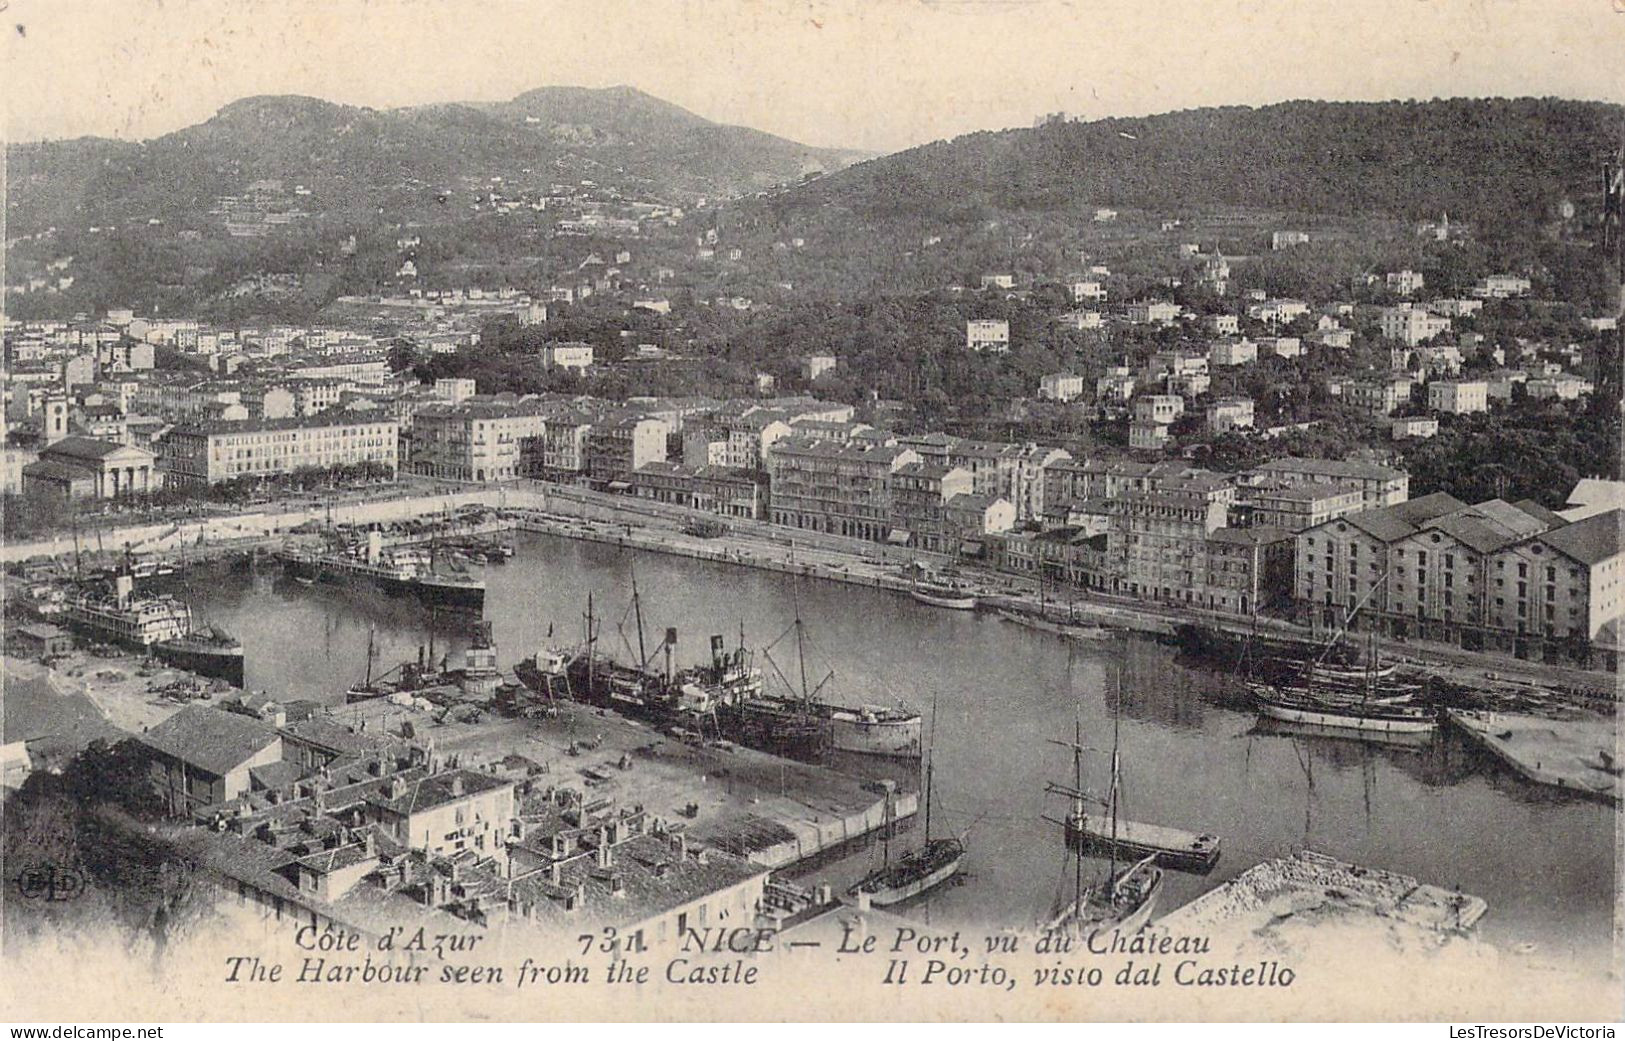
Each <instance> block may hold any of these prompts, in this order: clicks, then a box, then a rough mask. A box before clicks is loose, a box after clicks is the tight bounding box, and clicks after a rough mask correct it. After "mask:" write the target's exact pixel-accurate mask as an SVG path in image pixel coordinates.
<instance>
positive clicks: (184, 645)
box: [152, 637, 243, 687]
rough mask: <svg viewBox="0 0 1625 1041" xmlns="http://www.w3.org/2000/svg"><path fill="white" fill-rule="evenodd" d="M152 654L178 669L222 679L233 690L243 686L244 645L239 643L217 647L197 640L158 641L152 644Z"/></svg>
mask: <svg viewBox="0 0 1625 1041" xmlns="http://www.w3.org/2000/svg"><path fill="white" fill-rule="evenodd" d="M152 653H153V656H154V657H156V658H158V659H159V660H160V661H162V662H165V663H167V664H169V665H173V666H175V667H176V668H178V669H185V670H187V671H188V672H195V673H197V674H198V675H199V676H210V677H213V678H215V679H222V680H225V681H226V682H227V683H230V684H231V685H232V686H234V687H241V686H242V685H243V646H242V644H240V643H227V644H218V643H215V642H213V641H211V640H207V639H198V638H196V637H189V638H184V639H180V640H161V641H159V642H158V643H155V644H153V645H152Z"/></svg>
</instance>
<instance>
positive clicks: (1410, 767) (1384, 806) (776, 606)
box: [187, 535, 1615, 957]
mask: <svg viewBox="0 0 1625 1041" xmlns="http://www.w3.org/2000/svg"><path fill="white" fill-rule="evenodd" d="M518 549H519V552H518V554H517V555H516V556H515V558H514V559H513V561H511V562H510V563H508V564H507V565H506V566H493V567H489V568H487V569H486V572H487V583H488V590H487V597H486V606H485V617H486V618H487V619H489V620H491V621H492V622H493V623H494V629H495V635H496V639H497V644H498V648H499V651H500V659H501V663H502V664H503V665H504V666H505V667H506V666H510V665H512V664H513V662H515V661H517V660H519V659H520V658H523V657H526V656H528V655H529V654H531V653H532V652H533V651H534V650H535V649H536V648H537V647H538V646H541V645H543V644H546V643H548V642H561V643H562V642H573V641H574V640H576V639H578V638H579V634H580V633H581V631H582V619H581V616H582V613H583V611H584V609H585V605H586V600H587V594H588V593H589V592H592V593H594V594H595V603H596V604H597V609H598V614H599V617H600V618H601V619H602V623H601V628H600V636H601V639H602V641H603V643H602V646H603V647H604V648H605V649H609V650H613V651H616V652H617V653H620V654H621V655H622V656H623V657H629V655H627V654H626V652H625V647H624V645H622V643H621V636H620V633H619V632H618V626H617V623H618V622H620V621H621V619H622V616H623V613H625V612H626V611H627V608H628V604H629V601H630V595H631V582H632V576H633V573H634V570H635V573H636V578H637V583H638V587H639V589H640V591H641V593H642V602H643V612H644V620H645V625H646V627H647V632H648V634H649V637H648V638H649V640H650V641H651V646H652V645H653V643H654V642H656V641H658V639H659V635H658V634H660V633H661V632H663V631H664V629H665V628H666V627H667V626H675V627H676V628H677V629H678V630H679V633H678V640H679V652H678V658H679V660H680V663H688V662H691V661H696V660H699V659H700V658H702V657H704V656H705V654H706V653H707V652H706V647H707V641H708V638H709V636H710V634H712V633H722V634H726V636H727V639H728V643H729V645H730V646H732V645H734V644H735V643H736V642H737V640H738V638H739V633H740V631H741V628H743V631H744V635H745V640H746V643H747V645H749V646H751V647H753V648H760V647H762V646H764V645H767V644H769V643H771V642H772V641H774V640H775V639H776V638H778V637H780V635H781V634H782V633H783V632H784V631H785V630H786V629H787V628H789V627H790V626H791V624H792V622H793V619H794V617H795V613H796V604H797V603H798V602H799V605H800V612H801V616H802V618H803V619H804V621H805V628H806V632H807V634H808V637H809V644H808V646H809V654H808V673H809V677H810V681H811V682H817V681H818V680H819V679H821V678H822V677H824V675H825V674H826V673H828V672H829V671H831V670H833V671H834V673H835V677H834V679H833V680H832V681H830V684H829V686H828V687H827V688H826V689H827V690H828V691H829V693H828V694H827V695H826V696H827V698H828V699H829V700H839V701H843V702H846V703H865V702H867V703H883V702H887V701H892V700H898V699H901V700H905V701H908V702H909V703H911V704H913V705H914V706H915V707H917V708H919V709H920V710H922V711H926V712H929V710H930V707H931V705H932V704H933V702H934V703H935V705H936V723H935V740H934V748H935V761H936V771H935V774H936V784H935V793H936V797H935V801H934V804H933V817H932V827H933V831H934V832H938V831H947V830H951V831H953V832H956V833H958V832H967V831H968V842H969V846H970V854H969V856H968V857H967V861H966V878H965V880H964V882H963V884H961V885H957V886H952V887H946V888H944V889H942V890H940V891H938V892H937V893H934V894H932V895H930V896H928V897H926V898H925V899H924V900H923V901H922V906H918V907H915V908H912V909H905V913H908V914H913V915H918V916H922V917H927V916H928V917H929V918H930V919H931V920H932V921H934V922H938V923H958V922H964V923H967V924H977V925H983V924H986V925H1028V924H1031V923H1032V922H1033V921H1034V920H1036V919H1037V918H1038V917H1039V916H1040V915H1042V914H1043V913H1044V912H1046V911H1047V910H1048V909H1049V907H1050V905H1051V903H1052V901H1053V900H1054V899H1055V897H1056V894H1057V892H1058V891H1059V890H1060V888H1061V886H1062V878H1063V871H1064V870H1065V868H1066V864H1067V861H1066V857H1065V854H1064V850H1063V845H1062V841H1061V834H1060V828H1059V827H1058V826H1057V825H1055V824H1053V823H1050V822H1048V821H1046V820H1045V819H1044V817H1045V815H1048V816H1050V817H1057V816H1059V815H1061V814H1063V813H1064V812H1065V806H1064V805H1063V804H1062V802H1061V801H1060V800H1059V799H1057V798H1056V797H1053V796H1045V795H1044V794H1043V792H1044V785H1045V782H1046V781H1048V780H1056V781H1068V780H1069V779H1070V774H1071V759H1070V753H1069V752H1068V751H1067V750H1066V749H1064V748H1061V747H1059V746H1057V745H1055V744H1052V743H1051V739H1068V740H1069V739H1070V737H1071V734H1072V730H1073V724H1074V719H1075V718H1077V717H1078V716H1079V715H1081V718H1082V724H1083V728H1084V732H1085V739H1084V741H1085V744H1090V745H1093V746H1095V747H1101V748H1105V747H1109V745H1110V742H1111V736H1110V730H1111V708H1110V706H1111V694H1110V692H1111V691H1112V690H1113V689H1114V687H1115V684H1114V682H1113V674H1114V672H1115V665H1116V662H1117V660H1118V659H1121V660H1122V669H1121V672H1122V701H1121V713H1120V725H1121V738H1120V747H1121V749H1122V756H1123V778H1124V802H1123V813H1124V815H1125V816H1127V817H1130V818H1134V819H1138V820H1145V821H1152V822H1157V823H1163V824H1169V825H1174V826H1179V827H1184V828H1187V829H1190V830H1193V831H1211V832H1214V833H1217V834H1219V835H1220V836H1222V838H1223V843H1224V855H1223V858H1222V859H1221V860H1220V862H1219V865H1218V867H1217V869H1216V870H1215V871H1214V872H1213V873H1212V874H1211V875H1209V876H1206V877H1196V876H1190V875H1185V874H1181V873H1178V872H1169V874H1168V879H1169V882H1168V885H1167V886H1166V887H1165V890H1164V894H1163V898H1162V905H1161V906H1162V908H1163V909H1164V910H1166V909H1168V908H1171V907H1174V906H1177V905H1178V904H1181V903H1184V902H1186V901H1187V900H1189V899H1191V898H1192V897H1195V896H1197V895H1199V894H1200V893H1201V892H1203V891H1205V890H1206V889H1208V888H1210V887H1211V886H1213V885H1214V884H1216V883H1218V882H1220V881H1223V880H1224V879H1227V878H1230V877H1233V876H1234V875H1236V874H1239V873H1240V872H1241V871H1243V870H1245V869H1246V868H1247V867H1249V866H1251V865H1253V864H1255V863H1257V862H1258V861H1259V860H1261V859H1264V858H1266V857H1270V856H1275V855H1281V854H1285V853H1288V852H1290V851H1291V850H1293V849H1295V848H1299V847H1302V846H1309V847H1311V848H1314V849H1317V850H1320V851H1322V852H1325V853H1328V854H1331V855H1333V856H1336V857H1340V858H1343V859H1346V860H1351V861H1354V862H1357V863H1361V864H1366V865H1370V866H1373V867H1381V868H1388V869H1391V870H1396V871H1401V872H1405V873H1407V874H1413V875H1416V876H1417V877H1418V878H1420V879H1421V880H1423V881H1427V882H1432V883H1435V884H1438V885H1442V886H1446V887H1451V886H1460V887H1461V888H1462V889H1463V890H1466V891H1468V892H1471V893H1476V894H1478V895H1480V896H1483V897H1485V898H1486V899H1488V900H1489V902H1490V913H1489V915H1488V917H1487V918H1486V919H1485V920H1484V923H1483V926H1482V930H1483V932H1484V934H1485V935H1486V936H1487V937H1488V938H1490V939H1492V940H1495V941H1497V942H1500V943H1503V944H1507V945H1513V944H1519V943H1525V942H1528V943H1533V944H1536V945H1537V946H1538V949H1539V950H1540V951H1541V952H1542V953H1545V954H1549V955H1580V956H1584V957H1590V956H1593V955H1596V956H1600V955H1602V954H1603V953H1604V952H1605V951H1606V950H1607V949H1608V945H1609V943H1610V938H1611V935H1612V929H1613V920H1612V914H1613V907H1614V887H1613V874H1614V869H1615V861H1614V842H1615V832H1614V828H1615V822H1614V811H1613V810H1612V809H1611V808H1610V807H1608V806H1605V805H1602V804H1600V803H1594V802H1584V801H1578V800H1575V799H1571V798H1569V797H1566V796H1563V795H1560V794H1558V793H1555V792H1550V791H1547V790H1544V789H1541V788H1538V787H1536V786H1532V785H1529V784H1527V783H1525V782H1523V781H1521V780H1520V779H1518V778H1517V777H1515V776H1513V775H1511V774H1509V773H1507V772H1506V771H1505V770H1503V769H1501V768H1500V767H1498V766H1497V765H1496V764H1494V763H1493V762H1490V761H1486V760H1485V758H1484V757H1483V756H1481V755H1480V754H1478V753H1475V752H1473V751H1472V750H1470V749H1468V748H1467V747H1465V746H1464V745H1462V744H1461V743H1460V741H1459V740H1458V739H1456V738H1454V737H1451V736H1444V735H1441V736H1440V737H1438V738H1436V739H1435V740H1434V741H1433V742H1432V743H1430V744H1428V745H1426V746H1425V747H1420V748H1392V747H1386V746H1382V745H1375V744H1368V743H1365V742H1361V741H1351V740H1346V739H1340V738H1328V737H1324V736H1319V735H1314V736H1306V735H1302V734H1283V733H1278V732H1276V733H1269V732H1262V731H1261V730H1260V729H1259V727H1258V724H1257V721H1256V718H1255V716H1254V714H1253V713H1251V712H1248V711H1245V710H1243V709H1239V708H1237V707H1235V705H1234V701H1233V700H1231V699H1228V698H1226V697H1225V696H1224V691H1225V690H1226V689H1227V688H1229V687H1230V686H1231V685H1232V684H1231V681H1230V680H1229V679H1228V678H1227V677H1225V676H1223V675H1220V674H1218V673H1215V672H1213V671H1211V670H1207V669H1203V668H1200V667H1195V666H1192V665H1190V664H1187V663H1184V662H1182V661H1180V660H1176V652H1175V651H1174V649H1172V648H1169V647H1164V646H1160V645H1157V644H1155V643H1152V642H1148V641H1138V640H1137V641H1133V642H1130V643H1129V644H1127V647H1126V650H1125V649H1124V647H1123V645H1121V644H1119V645H1115V646H1114V645H1111V644H1107V645H1104V646H1101V647H1090V646H1081V645H1078V644H1075V643H1071V642H1069V641H1063V640H1061V639H1059V638H1057V637H1055V636H1052V635H1049V634H1045V633H1039V632H1035V631H1031V630H1028V629H1025V628H1022V627H1019V626H1016V625H1013V624H1011V623H1008V622H1004V621H1001V620H999V619H998V618H997V617H995V616H993V615H990V614H985V613H975V614H972V613H968V612H955V611H944V610H939V609H934V608H929V607H923V606H920V605H917V604H915V603H913V602H912V601H910V600H907V599H906V598H904V597H902V596H900V595H899V594H895V593H890V592H884V591H878V590H866V589H858V588H854V587H849V586H841V585H836V584H833V583H828V582H819V581H802V582H797V581H795V580H794V579H792V578H790V577H788V576H784V575H779V574H776V573H770V572H762V571H755V570H751V569H747V568H740V567H732V566H727V565H722V564H715V563H710V562H705V561H696V560H690V559H687V558H683V557H675V556H664V555H659V554H651V553H643V552H637V551H631V550H623V549H620V548H617V547H613V546H604V545H598V544H593V543H584V542H573V541H570V540H566V539H561V538H555V537H551V536H540V535H521V536H519V541H518ZM187 593H188V595H189V596H190V598H191V599H192V600H193V601H194V603H196V604H197V605H198V606H199V607H200V608H202V609H203V612H204V614H205V615H206V617H208V618H209V619H210V620H213V621H216V622H219V623H222V624H224V625H225V626H226V627H227V628H229V629H230V630H232V631H233V632H234V633H236V634H237V635H238V636H240V637H241V638H242V640H243V642H244V644H245V645H246V647H247V653H248V662H247V679H248V685H249V686H250V688H252V689H264V690H268V691H271V692H273V693H277V694H281V695H283V696H286V697H310V698H316V699H318V700H324V701H333V700H340V699H342V693H341V692H342V690H343V689H344V687H345V686H347V685H348V684H350V683H352V682H354V681H355V680H357V679H359V678H360V677H361V674H362V672H363V670H364V667H365V659H366V647H367V641H368V632H369V629H370V630H373V631H374V632H375V640H376V642H377V646H378V648H379V661H380V662H382V663H384V664H385V667H387V666H388V665H391V664H393V663H395V662H398V661H401V660H404V659H407V658H410V657H413V656H415V654H416V653H417V648H418V646H419V645H421V644H424V643H426V642H427V641H428V638H429V637H428V633H429V629H430V612H429V610H428V609H427V608H425V607H422V606H421V605H418V604H416V603H415V602H412V601H410V600H405V599H391V598H386V597H383V596H380V595H378V594H375V593H373V592H370V591H361V590H350V589H344V588H338V587H334V586H326V585H318V586H315V587H309V588H306V587H303V586H300V585H298V584H297V583H294V582H291V581H288V580H285V579H279V578H278V577H277V575H276V572H274V571H272V572H269V573H262V574H258V575H249V574H247V573H231V574H225V575H211V576H210V577H209V580H208V581H207V582H204V581H200V580H198V579H193V580H192V581H191V583H190V588H189V589H188V590H187ZM442 624H443V625H444V624H449V622H447V620H444V619H443V620H442ZM550 627H551V628H552V630H553V632H554V633H555V638H554V641H549V639H548V632H549V629H550ZM624 631H625V632H626V633H627V636H628V638H629V641H630V643H631V645H632V646H633V647H635V646H636V635H635V629H634V627H633V624H632V622H631V620H630V617H628V618H627V619H626V621H625V629H624ZM436 639H437V647H438V648H445V647H446V646H448V644H449V645H450V646H452V647H455V648H456V649H458V650H460V649H461V647H462V645H463V643H464V642H465V639H464V637H463V636H462V635H460V634H448V633H445V632H442V633H441V634H440V635H439V636H438V637H437V638H436ZM772 658H773V660H774V661H775V662H777V663H778V665H779V667H780V668H781V669H782V670H783V671H784V673H785V674H786V675H788V676H792V677H794V676H795V675H796V665H797V658H796V652H795V647H794V640H793V638H786V639H784V640H783V641H782V642H780V643H779V644H778V646H777V647H776V648H775V649H774V650H773V651H772ZM757 660H758V664H760V665H761V666H762V667H763V669H764V670H765V671H766V672H767V673H768V677H769V681H770V683H777V677H776V675H775V673H774V670H773V669H772V667H771V666H770V665H769V664H768V663H767V661H765V660H764V659H763V657H762V656H761V655H760V654H759V655H758V656H757ZM454 661H455V659H454ZM838 765H841V766H842V767H843V768H848V769H852V770H854V771H861V772H865V773H875V772H877V771H878V772H882V773H884V772H885V771H886V770H887V769H888V768H887V767H882V766H878V765H877V764H874V763H868V762H862V761H859V762H851V761H847V762H843V763H841V764H838ZM889 769H892V770H895V767H893V768H889ZM1087 769H1088V773H1087V777H1088V780H1087V783H1088V784H1089V785H1090V786H1091V787H1096V788H1098V787H1100V786H1101V785H1102V783H1103V782H1104V780H1105V777H1104V775H1105V772H1106V760H1105V758H1104V757H1103V756H1096V757H1092V758H1091V760H1090V761H1088V763H1087ZM918 834H919V833H918V830H917V829H915V830H914V831H913V832H912V833H910V834H905V835H903V836H902V837H900V838H899V839H898V840H897V841H898V843H899V845H900V846H906V845H907V844H908V843H910V842H912V841H917V839H918ZM879 856H880V852H879V849H878V847H874V848H869V849H864V850H860V851H857V852H855V853H853V854H852V855H850V856H848V857H846V858H845V859H844V860H842V861H840V862H837V863H833V864H826V865H822V866H820V867H819V868H818V869H817V870H816V871H815V872H813V877H818V878H828V879H830V880H832V881H835V882H837V883H841V884H845V883H847V882H849V881H851V880H854V879H856V878H857V877H858V876H860V875H861V874H862V873H863V872H864V871H865V870H866V869H867V868H868V867H869V866H870V864H871V863H872V862H874V861H875V860H876V859H877V858H878V857H879Z"/></svg>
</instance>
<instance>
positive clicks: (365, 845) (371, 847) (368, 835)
mask: <svg viewBox="0 0 1625 1041" xmlns="http://www.w3.org/2000/svg"><path fill="white" fill-rule="evenodd" d="M361 850H362V852H363V853H365V854H366V855H367V856H369V857H375V856H377V855H378V843H377V841H376V840H375V839H374V838H373V833H372V829H371V828H368V829H367V830H366V831H365V832H364V833H363V837H362V839H361Z"/></svg>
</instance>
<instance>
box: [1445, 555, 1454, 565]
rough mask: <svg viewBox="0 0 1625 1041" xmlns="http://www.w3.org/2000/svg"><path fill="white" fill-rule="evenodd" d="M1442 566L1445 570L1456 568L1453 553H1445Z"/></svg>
mask: <svg viewBox="0 0 1625 1041" xmlns="http://www.w3.org/2000/svg"><path fill="white" fill-rule="evenodd" d="M1444 566H1445V567H1447V568H1453V567H1455V566H1456V555H1455V554H1454V553H1446V554H1445V555H1444Z"/></svg>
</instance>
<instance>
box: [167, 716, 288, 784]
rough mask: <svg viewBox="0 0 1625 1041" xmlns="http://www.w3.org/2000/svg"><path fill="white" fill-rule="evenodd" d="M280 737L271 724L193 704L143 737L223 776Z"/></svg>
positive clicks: (172, 753)
mask: <svg viewBox="0 0 1625 1041" xmlns="http://www.w3.org/2000/svg"><path fill="white" fill-rule="evenodd" d="M279 740H281V738H280V737H279V735H278V734H277V731H276V728H275V727H273V726H271V725H270V724H269V723H265V722H262V721H260V720H258V719H253V718H251V717H249V716H245V715H242V714H241V713H237V712H225V711H222V710H220V709H217V708H211V707H210V706H208V705H189V706H187V707H186V708H183V709H181V710H180V711H179V712H177V713H175V714H174V715H173V716H170V717H169V718H168V719H166V720H164V721H163V722H162V723H159V724H158V725H157V726H155V727H153V728H151V729H150V730H148V731H147V732H146V733H144V734H142V735H141V737H140V741H141V743H142V744H144V745H146V746H147V747H149V748H152V749H155V750H157V751H159V752H162V753H163V754H165V755H167V756H170V757H171V758H174V759H178V760H180V761H181V762H183V763H187V764H188V765H191V766H195V767H197V768H198V769H200V770H204V771H206V772H208V773H211V774H214V775H216V776H220V777H223V776H225V775H226V774H228V773H230V772H231V771H232V770H235V769H236V768H237V767H239V766H241V765H243V763H245V762H247V761H248V760H249V759H252V758H253V757H254V756H256V755H258V754H259V753H260V752H263V751H264V750H265V749H266V748H267V747H268V746H269V745H271V744H272V743H274V742H276V741H279Z"/></svg>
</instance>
